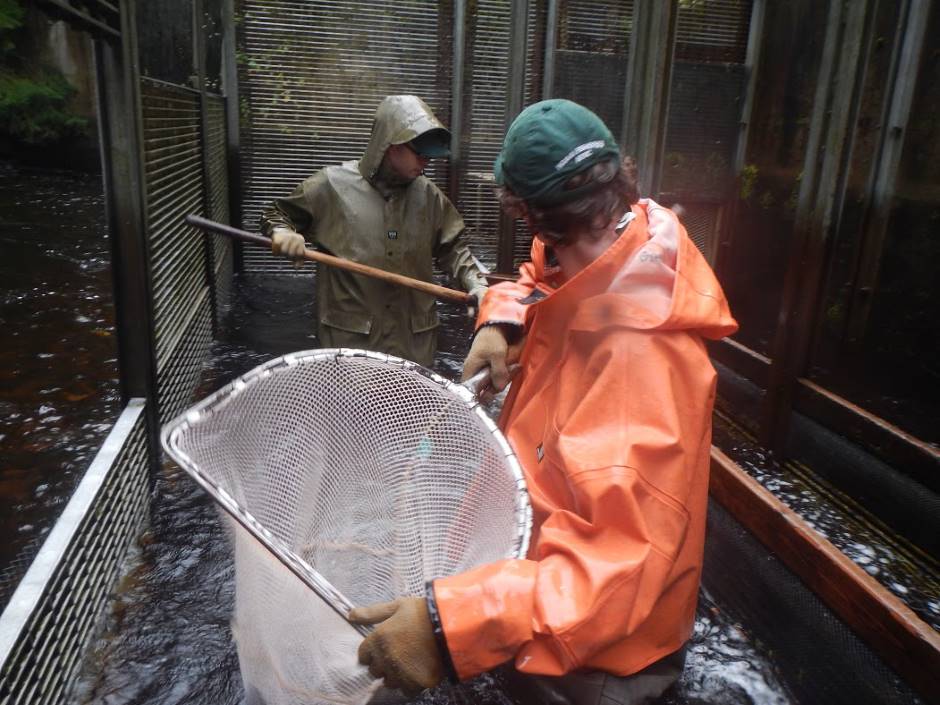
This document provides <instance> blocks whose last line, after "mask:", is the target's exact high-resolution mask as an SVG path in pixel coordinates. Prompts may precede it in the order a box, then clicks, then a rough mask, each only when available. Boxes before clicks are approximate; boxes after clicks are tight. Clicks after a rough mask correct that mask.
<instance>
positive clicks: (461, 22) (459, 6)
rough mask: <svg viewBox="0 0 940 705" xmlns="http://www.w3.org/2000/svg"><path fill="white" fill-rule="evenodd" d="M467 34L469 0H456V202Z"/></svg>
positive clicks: (452, 171)
mask: <svg viewBox="0 0 940 705" xmlns="http://www.w3.org/2000/svg"><path fill="white" fill-rule="evenodd" d="M466 36H467V0H454V56H453V61H454V66H453V73H452V74H451V88H450V94H451V110H450V172H449V173H450V179H449V180H448V181H449V183H448V186H449V189H448V190H449V191H450V200H451V201H454V202H455V203H456V202H457V195H458V193H459V192H460V191H459V188H460V177H461V174H462V173H463V171H464V169H463V154H462V153H461V150H460V144H461V141H462V140H463V102H464V96H463V87H464V70H463V67H464V62H465V61H466V53H467V47H466V41H467V39H466Z"/></svg>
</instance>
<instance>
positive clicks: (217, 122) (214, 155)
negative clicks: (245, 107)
mask: <svg viewBox="0 0 940 705" xmlns="http://www.w3.org/2000/svg"><path fill="white" fill-rule="evenodd" d="M206 108H207V113H208V116H207V117H208V125H207V130H206V146H207V153H208V154H207V156H208V162H209V169H208V176H209V209H210V212H209V214H208V217H209V218H211V219H212V220H217V221H219V222H220V223H228V222H229V212H228V159H227V155H226V151H225V149H226V147H225V99H224V98H223V97H222V96H217V95H210V96H207V98H206ZM231 242H232V241H231V239H230V238H227V237H225V236H224V235H213V236H212V248H213V254H214V255H215V267H216V269H217V270H218V269H219V268H220V267H221V266H222V264H223V261H224V260H225V259H226V258H227V257H229V256H231Z"/></svg>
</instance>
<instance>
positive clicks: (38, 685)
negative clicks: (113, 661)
mask: <svg viewBox="0 0 940 705" xmlns="http://www.w3.org/2000/svg"><path fill="white" fill-rule="evenodd" d="M146 406H147V405H146V402H145V401H144V400H143V399H131V400H130V401H129V402H128V404H127V406H126V407H125V409H124V411H123V412H122V413H121V416H120V417H119V418H118V420H117V421H116V422H115V424H114V426H113V427H112V429H111V431H110V433H109V434H108V437H107V438H106V439H105V441H104V443H103V444H102V446H101V448H100V449H99V450H98V453H97V454H96V455H95V458H94V460H93V461H92V463H91V465H90V466H89V468H88V470H87V471H86V472H85V474H84V476H83V477H82V479H81V482H79V484H78V487H77V488H76V489H75V492H74V493H73V494H72V497H71V499H69V502H68V504H67V505H66V506H65V508H64V510H63V511H62V514H61V515H60V517H59V519H58V521H56V523H55V526H53V528H52V531H51V532H50V533H49V535H48V537H47V538H46V540H45V541H44V542H43V545H42V548H41V549H40V550H39V553H38V555H37V556H36V558H35V559H33V562H32V564H31V565H30V567H29V570H28V571H27V573H26V575H25V576H24V577H23V579H22V580H21V581H20V583H19V585H18V587H17V589H16V592H15V593H14V594H13V597H12V598H11V600H10V602H9V604H8V605H7V606H6V609H4V611H3V614H2V616H0V705H15V703H26V702H28V703H31V704H33V705H58V704H59V703H62V702H66V701H67V697H66V696H67V694H68V692H69V689H70V688H71V687H72V684H73V679H74V677H75V675H76V674H77V673H78V669H79V668H80V666H81V664H82V654H83V652H84V650H85V648H86V647H87V645H88V643H89V642H90V640H91V639H92V638H93V636H94V634H95V632H96V627H97V625H98V619H99V617H100V615H101V614H102V612H103V611H104V609H105V607H106V605H107V603H108V601H109V600H110V598H111V594H110V590H111V586H112V585H113V584H114V582H115V580H116V578H117V576H118V574H119V571H120V568H121V565H122V563H123V561H124V557H125V555H126V551H127V549H128V548H129V546H130V544H131V539H132V537H133V536H135V535H137V532H138V531H139V528H140V525H141V523H142V522H143V520H144V517H145V516H146V511H145V508H146V503H147V497H148V494H149V490H148V488H147V483H146V481H145V476H146V475H147V473H148V471H147V463H146V457H145V456H147V455H153V454H152V453H148V451H147V442H146V432H145V425H146V420H145V417H146V411H147V409H146Z"/></svg>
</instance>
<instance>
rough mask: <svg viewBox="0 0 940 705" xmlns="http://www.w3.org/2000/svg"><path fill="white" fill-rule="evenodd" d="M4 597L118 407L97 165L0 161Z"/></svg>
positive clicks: (0, 559) (0, 592)
mask: <svg viewBox="0 0 940 705" xmlns="http://www.w3.org/2000/svg"><path fill="white" fill-rule="evenodd" d="M0 248H2V249H0V252H2V256H0V282H2V283H3V284H2V289H0V329H2V331H3V345H2V346H0V457H2V458H3V464H2V466H0V537H2V540H0V608H2V606H3V605H4V604H5V603H6V601H7V600H8V599H9V596H10V594H11V593H12V590H13V589H14V588H15V586H16V583H17V582H18V581H19V579H20V577H21V576H22V574H23V572H25V569H26V567H28V564H29V561H30V560H31V559H32V556H33V555H34V554H35V552H36V550H38V546H39V544H40V542H41V540H42V538H43V537H45V535H46V534H47V533H48V531H49V529H50V528H51V527H52V524H53V523H54V522H55V519H56V517H57V516H58V514H59V511H60V509H61V507H62V506H63V505H64V503H65V502H66V501H67V500H68V497H69V495H70V494H71V492H72V490H73V489H74V487H75V485H76V483H77V482H78V480H79V478H80V477H81V474H82V473H83V472H84V470H85V468H86V467H87V466H88V464H89V463H90V462H91V459H92V458H93V457H94V454H95V452H96V451H97V450H98V447H99V446H100V445H101V442H102V441H103V439H104V437H105V436H106V435H107V432H108V430H109V429H110V426H111V423H112V422H113V420H114V419H115V418H116V416H117V414H118V411H119V395H118V388H117V359H116V357H117V352H116V343H115V339H114V326H113V319H114V314H113V308H112V304H111V276H110V263H109V254H108V238H107V233H106V231H105V227H104V200H103V196H102V186H101V179H100V177H99V176H97V175H88V174H72V173H68V172H48V171H19V170H16V169H13V168H12V167H9V166H3V165H0Z"/></svg>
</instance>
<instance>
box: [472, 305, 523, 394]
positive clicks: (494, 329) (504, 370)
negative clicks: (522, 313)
mask: <svg viewBox="0 0 940 705" xmlns="http://www.w3.org/2000/svg"><path fill="white" fill-rule="evenodd" d="M524 344H525V338H524V337H523V338H522V339H520V340H519V341H517V342H516V343H513V344H512V345H510V344H509V342H508V340H507V339H506V331H505V329H504V327H503V326H502V325H500V324H496V325H491V326H483V327H482V328H480V330H478V331H477V334H476V337H475V338H474V339H473V345H471V346H470V352H469V353H468V354H467V359H466V360H464V362H463V375H462V376H461V381H466V380H468V379H470V378H471V377H473V375H475V374H476V373H477V372H479V371H480V370H482V369H483V368H484V367H489V368H490V385H489V386H490V390H491V391H492V393H495V394H498V393H499V392H501V391H503V390H504V389H505V388H506V385H507V384H509V382H510V380H512V376H513V375H514V374H515V372H516V371H517V370H518V366H517V365H516V364H515V363H516V362H518V361H519V357H520V356H521V355H522V347H523V345H524ZM511 368H515V369H511ZM484 401H486V399H485V398H484Z"/></svg>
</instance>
